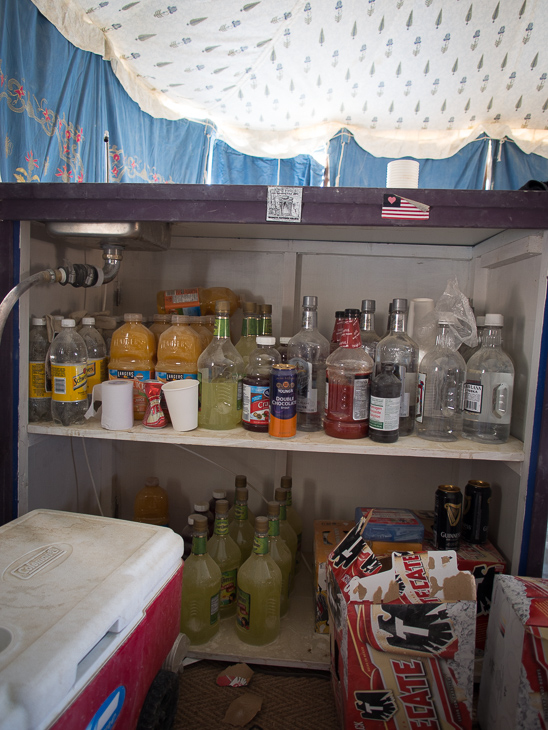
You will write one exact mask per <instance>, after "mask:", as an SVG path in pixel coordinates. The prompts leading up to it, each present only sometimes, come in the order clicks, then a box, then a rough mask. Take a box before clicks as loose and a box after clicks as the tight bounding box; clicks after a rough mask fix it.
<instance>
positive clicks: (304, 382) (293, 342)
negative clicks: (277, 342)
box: [287, 296, 329, 431]
mask: <svg viewBox="0 0 548 730" xmlns="http://www.w3.org/2000/svg"><path fill="white" fill-rule="evenodd" d="M287 348H288V354H289V362H290V363H291V365H295V367H296V368H297V429H298V430H299V431H321V429H322V420H323V413H324V410H325V360H326V358H327V356H328V355H329V342H328V341H327V339H326V338H325V337H324V336H323V335H322V334H321V332H320V331H319V330H318V297H309V296H306V297H303V318H302V328H301V330H300V331H299V332H297V334H296V335H294V336H293V337H292V338H291V339H290V340H289V344H288V346H287Z"/></svg>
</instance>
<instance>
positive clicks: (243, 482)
mask: <svg viewBox="0 0 548 730" xmlns="http://www.w3.org/2000/svg"><path fill="white" fill-rule="evenodd" d="M238 487H244V488H245V489H246V490H247V477H246V475H245V474H236V476H235V477H234V502H233V504H232V507H231V508H230V510H229V512H228V521H229V523H230V522H232V521H233V520H234V519H235V518H236V499H237V494H238ZM246 494H247V496H246V501H249V493H248V492H246ZM247 519H248V520H249V522H250V524H251V527H253V528H255V515H254V514H253V512H252V511H251V509H250V508H249V504H248V505H247Z"/></svg>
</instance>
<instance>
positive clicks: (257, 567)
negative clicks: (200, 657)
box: [236, 517, 282, 646]
mask: <svg viewBox="0 0 548 730" xmlns="http://www.w3.org/2000/svg"><path fill="white" fill-rule="evenodd" d="M281 590H282V573H281V570H280V568H279V567H278V566H277V565H276V563H275V562H274V560H273V559H272V556H271V555H270V554H269V552H268V518H267V517H257V518H256V519H255V538H254V541H253V552H252V554H251V555H250V556H249V558H248V559H247V560H246V561H245V563H244V564H243V565H242V567H241V568H240V570H239V571H238V604H237V608H236V634H237V636H239V638H240V639H241V640H242V641H244V642H245V643H246V644H253V645H255V646H263V645H264V644H270V643H271V642H273V641H274V640H275V639H276V638H277V636H278V634H279V633H280V595H281Z"/></svg>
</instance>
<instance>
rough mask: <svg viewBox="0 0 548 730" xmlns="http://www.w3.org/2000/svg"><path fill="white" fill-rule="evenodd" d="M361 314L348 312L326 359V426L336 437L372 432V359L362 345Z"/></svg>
mask: <svg viewBox="0 0 548 730" xmlns="http://www.w3.org/2000/svg"><path fill="white" fill-rule="evenodd" d="M359 314H360V313H359V310H358V309H347V310H346V311H345V321H344V329H343V333H342V336H341V345H340V347H338V348H337V349H336V350H335V352H332V353H331V355H329V357H328V358H327V377H326V387H325V420H324V429H325V432H326V434H327V435H328V436H334V437H335V438H341V439H357V438H364V437H365V436H367V433H368V431H369V386H370V380H371V373H372V371H373V360H372V359H371V358H370V357H369V355H368V354H367V352H366V351H365V350H364V348H363V347H362V343H361V339H360V325H359V321H358V317H359Z"/></svg>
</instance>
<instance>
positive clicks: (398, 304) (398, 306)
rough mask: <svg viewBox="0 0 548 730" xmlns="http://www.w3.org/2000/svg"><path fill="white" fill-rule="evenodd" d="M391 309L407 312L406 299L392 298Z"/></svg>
mask: <svg viewBox="0 0 548 730" xmlns="http://www.w3.org/2000/svg"><path fill="white" fill-rule="evenodd" d="M392 311H393V312H407V299H393V300H392Z"/></svg>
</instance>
